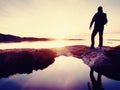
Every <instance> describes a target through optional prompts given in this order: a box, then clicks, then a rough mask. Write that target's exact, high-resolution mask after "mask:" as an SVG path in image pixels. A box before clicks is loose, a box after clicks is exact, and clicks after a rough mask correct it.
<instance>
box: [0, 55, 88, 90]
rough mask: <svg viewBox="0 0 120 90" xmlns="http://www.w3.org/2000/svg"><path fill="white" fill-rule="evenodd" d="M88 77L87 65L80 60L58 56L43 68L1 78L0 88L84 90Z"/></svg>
mask: <svg viewBox="0 0 120 90" xmlns="http://www.w3.org/2000/svg"><path fill="white" fill-rule="evenodd" d="M88 79H89V67H88V66H86V65H85V64H83V62H82V60H80V59H77V58H73V57H65V56H60V57H57V58H56V60H55V62H54V63H53V64H52V65H50V66H49V67H48V68H46V69H44V70H38V71H33V73H32V74H29V75H27V74H18V75H14V76H11V77H9V78H8V79H7V78H4V79H1V80H0V90H1V88H3V87H4V90H5V86H7V85H9V88H10V87H12V88H15V89H16V88H18V87H19V88H20V89H18V90H78V89H79V90H86V89H87V87H86V83H87V81H88ZM15 89H14V90H15ZM6 90H7V89H6ZM9 90H10V89H9Z"/></svg>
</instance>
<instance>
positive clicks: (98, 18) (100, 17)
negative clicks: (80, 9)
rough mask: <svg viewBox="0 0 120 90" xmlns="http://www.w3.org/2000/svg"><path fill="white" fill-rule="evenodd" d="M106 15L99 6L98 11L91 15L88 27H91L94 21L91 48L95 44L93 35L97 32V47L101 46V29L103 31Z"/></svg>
mask: <svg viewBox="0 0 120 90" xmlns="http://www.w3.org/2000/svg"><path fill="white" fill-rule="evenodd" d="M107 22H108V21H107V15H106V13H104V12H103V8H102V7H101V6H99V7H98V12H97V13H96V14H95V15H94V16H93V18H92V20H91V23H90V27H89V29H90V30H91V27H92V25H93V23H94V29H93V32H92V34H91V49H93V48H94V44H95V36H96V34H97V33H98V32H99V48H102V46H103V31H104V25H105V24H106V23H107Z"/></svg>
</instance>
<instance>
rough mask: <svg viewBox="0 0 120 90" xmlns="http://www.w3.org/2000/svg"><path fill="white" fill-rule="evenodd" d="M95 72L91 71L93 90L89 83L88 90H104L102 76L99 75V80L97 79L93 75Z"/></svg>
mask: <svg viewBox="0 0 120 90" xmlns="http://www.w3.org/2000/svg"><path fill="white" fill-rule="evenodd" d="M93 72H94V70H93V69H92V68H91V70H90V79H91V82H92V89H91V87H90V83H89V82H88V90H104V88H103V87H102V82H101V74H99V73H98V77H97V80H96V79H95V77H94V75H93Z"/></svg>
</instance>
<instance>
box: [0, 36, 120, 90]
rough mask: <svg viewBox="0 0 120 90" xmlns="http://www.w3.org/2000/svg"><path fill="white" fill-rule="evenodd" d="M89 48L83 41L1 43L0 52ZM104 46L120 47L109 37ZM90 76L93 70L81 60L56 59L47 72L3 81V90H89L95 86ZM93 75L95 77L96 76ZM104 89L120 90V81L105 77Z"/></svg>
mask: <svg viewBox="0 0 120 90" xmlns="http://www.w3.org/2000/svg"><path fill="white" fill-rule="evenodd" d="M112 39H113V38H112ZM117 39H119V37H118V38H117ZM89 44H90V42H89V40H88V39H86V40H82V41H79V40H78V41H62V40H58V41H46V42H31V43H29V42H22V43H8V44H5V43H2V44H0V49H9V48H53V47H61V46H66V45H89ZM96 44H97V43H96ZM104 44H105V45H106V46H116V45H119V44H120V41H119V40H118V41H108V40H107V37H106V39H105V41H104ZM89 74H90V68H89V67H88V66H87V65H85V64H84V63H83V62H82V60H81V59H77V58H74V57H65V56H60V57H57V58H55V62H54V63H53V64H52V65H50V66H48V67H47V68H46V69H44V70H38V71H33V72H32V73H31V74H16V75H13V76H10V77H8V78H2V79H0V90H88V82H90V85H91V86H92V83H91V79H90V76H89ZM94 75H95V77H96V76H97V73H94ZM102 86H103V88H104V89H105V90H120V81H115V80H112V79H109V78H106V77H105V76H102Z"/></svg>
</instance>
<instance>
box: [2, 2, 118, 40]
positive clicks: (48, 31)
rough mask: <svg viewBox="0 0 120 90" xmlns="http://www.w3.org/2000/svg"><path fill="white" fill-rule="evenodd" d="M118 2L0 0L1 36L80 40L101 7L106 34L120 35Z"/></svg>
mask: <svg viewBox="0 0 120 90" xmlns="http://www.w3.org/2000/svg"><path fill="white" fill-rule="evenodd" d="M119 4H120V0H0V33H3V34H12V35H18V36H23V37H25V36H33V37H48V38H51V37H54V38H66V37H74V38H81V35H83V34H91V31H90V30H89V23H90V21H91V19H92V17H93V15H94V14H95V13H96V12H97V8H98V6H103V10H104V12H105V13H107V18H108V23H107V25H106V26H105V33H120V30H119V28H120V27H119V22H120V18H119V16H120V12H119V8H120V5H119Z"/></svg>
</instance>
